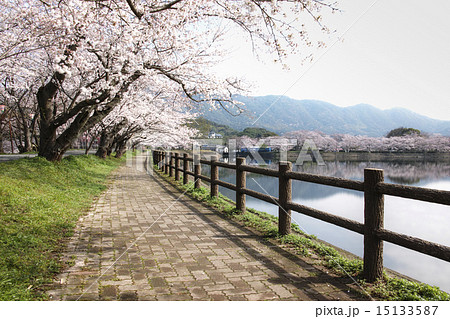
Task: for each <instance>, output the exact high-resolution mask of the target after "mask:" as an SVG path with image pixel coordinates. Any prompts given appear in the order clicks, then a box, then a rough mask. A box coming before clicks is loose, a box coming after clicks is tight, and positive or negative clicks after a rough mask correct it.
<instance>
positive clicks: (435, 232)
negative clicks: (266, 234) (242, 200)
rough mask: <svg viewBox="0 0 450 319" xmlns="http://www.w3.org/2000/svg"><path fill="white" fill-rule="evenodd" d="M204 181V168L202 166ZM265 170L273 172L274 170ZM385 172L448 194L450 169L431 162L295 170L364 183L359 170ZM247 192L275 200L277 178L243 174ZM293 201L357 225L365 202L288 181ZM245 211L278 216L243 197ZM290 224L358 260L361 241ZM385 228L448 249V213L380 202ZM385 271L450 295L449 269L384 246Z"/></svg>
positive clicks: (393, 200) (302, 222)
mask: <svg viewBox="0 0 450 319" xmlns="http://www.w3.org/2000/svg"><path fill="white" fill-rule="evenodd" d="M202 166H203V167H202V171H203V174H204V175H208V173H207V172H208V171H209V167H207V166H205V165H202ZM269 167H271V168H274V169H276V168H277V164H275V163H273V162H272V163H270V164H269ZM368 167H371V168H380V169H383V170H384V176H385V182H387V183H397V184H404V185H411V186H418V187H426V188H434V189H441V190H450V164H447V163H436V162H434V163H430V162H389V163H388V162H351V161H347V162H325V165H322V166H318V165H315V164H311V163H305V165H303V166H294V168H293V169H294V170H297V171H302V172H307V173H313V174H320V175H326V176H335V177H342V178H346V179H352V180H361V181H362V180H363V173H364V168H368ZM219 178H220V179H221V180H223V181H226V182H229V183H233V184H235V173H234V171H233V170H230V169H225V168H220V170H219ZM247 188H249V189H252V190H255V191H258V192H261V193H265V194H270V195H272V196H278V181H277V178H274V177H268V176H262V175H258V174H253V173H252V174H250V173H247ZM292 190H293V191H292V201H293V202H296V203H299V204H302V205H306V206H309V207H312V208H316V209H319V210H323V211H326V212H328V213H332V214H335V215H339V216H342V217H346V218H350V219H353V220H356V221H359V222H363V219H364V196H363V193H362V192H358V191H352V190H345V189H340V188H336V187H331V186H323V185H317V184H312V183H308V182H301V181H293V183H292ZM219 191H220V192H221V193H222V194H223V195H225V196H227V197H229V198H231V199H233V200H234V199H235V193H234V192H233V191H231V190H228V189H226V188H223V187H219ZM247 207H251V208H255V209H257V210H260V211H265V212H267V213H270V214H272V215H275V216H277V215H278V207H277V206H276V205H272V204H270V203H266V202H264V201H261V200H258V199H255V198H253V197H250V196H247ZM292 222H294V223H296V224H298V225H299V226H300V228H301V229H302V230H303V231H305V232H306V233H308V234H312V235H315V236H317V237H318V238H320V239H322V240H324V241H326V242H329V243H330V244H333V245H335V246H338V247H340V248H342V249H344V250H346V251H349V252H351V253H353V254H355V255H358V256H360V257H362V255H363V236H362V235H360V234H357V233H354V232H351V231H348V230H346V229H343V228H341V227H338V226H334V225H331V224H329V223H326V222H322V221H320V220H316V219H313V218H311V217H308V216H305V215H302V214H300V213H297V212H293V213H292ZM384 227H385V228H386V229H388V230H392V231H395V232H398V233H403V234H406V235H410V236H415V237H418V238H421V239H425V240H429V241H432V242H435V243H439V244H443V245H446V246H450V231H449V229H450V207H449V206H446V205H440V204H432V203H426V202H421V201H417V200H410V199H403V198H398V197H392V196H385V217H384ZM384 266H385V267H387V268H390V269H392V270H395V271H397V272H399V273H402V274H404V275H407V276H409V277H411V278H414V279H417V280H419V281H421V282H425V283H427V284H430V285H434V286H438V287H440V288H441V289H442V290H444V291H447V292H450V263H448V262H445V261H442V260H439V259H436V258H433V257H430V256H427V255H424V254H421V253H417V252H414V251H412V250H409V249H406V248H402V247H399V246H396V245H393V244H390V243H384Z"/></svg>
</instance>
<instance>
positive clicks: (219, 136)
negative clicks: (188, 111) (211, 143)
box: [208, 131, 223, 138]
mask: <svg viewBox="0 0 450 319" xmlns="http://www.w3.org/2000/svg"><path fill="white" fill-rule="evenodd" d="M208 138H223V136H222V134H219V133H216V132H214V131H211V132H209V135H208Z"/></svg>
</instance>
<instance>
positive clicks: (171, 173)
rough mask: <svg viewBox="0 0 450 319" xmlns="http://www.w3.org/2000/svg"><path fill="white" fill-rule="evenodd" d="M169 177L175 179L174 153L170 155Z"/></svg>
mask: <svg viewBox="0 0 450 319" xmlns="http://www.w3.org/2000/svg"><path fill="white" fill-rule="evenodd" d="M169 177H173V152H170V153H169Z"/></svg>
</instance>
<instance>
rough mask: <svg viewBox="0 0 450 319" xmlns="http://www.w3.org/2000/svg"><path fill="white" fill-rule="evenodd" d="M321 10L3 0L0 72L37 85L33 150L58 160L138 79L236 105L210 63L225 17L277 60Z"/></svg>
mask: <svg viewBox="0 0 450 319" xmlns="http://www.w3.org/2000/svg"><path fill="white" fill-rule="evenodd" d="M324 9H330V10H334V8H333V6H332V5H330V4H327V3H326V2H322V1H303V0H297V1H294V0H291V1H278V2H277V1H257V0H253V1H249V0H239V1H219V0H215V1H212V0H201V1H192V0H185V1H183V0H179V1H162V0H161V1H156V0H154V1H150V0H142V1H134V0H122V1H117V0H93V1H88V0H46V1H41V0H5V1H2V3H1V4H0V21H1V22H0V47H1V49H0V68H1V70H0V71H1V77H2V79H1V80H3V79H8V80H10V81H11V80H12V82H14V85H15V86H17V87H25V86H28V85H29V83H30V82H33V83H37V84H38V86H37V88H38V89H37V93H36V98H37V106H38V110H39V113H40V120H39V132H40V145H39V155H40V156H44V157H46V158H47V159H48V160H59V159H60V158H61V157H62V155H63V154H64V152H65V151H66V150H67V149H68V148H69V146H70V145H71V144H72V142H74V141H75V140H76V139H77V138H78V137H79V136H80V135H81V134H83V132H86V131H88V130H90V129H91V128H93V127H94V126H95V125H97V124H98V123H100V122H101V121H102V120H103V119H104V118H105V117H106V116H108V115H109V114H110V113H111V112H112V111H113V110H114V109H115V108H117V107H118V106H119V105H121V103H122V102H123V100H124V99H127V98H128V97H127V96H128V92H129V90H130V89H132V88H133V87H135V86H136V87H145V85H142V83H146V85H147V87H150V88H153V87H158V86H159V85H160V84H159V83H161V84H162V86H167V82H171V83H172V86H173V87H176V88H177V90H178V91H179V92H181V93H182V94H183V95H184V96H186V97H188V98H189V99H191V100H192V101H195V102H201V101H206V102H208V103H210V105H211V106H212V107H217V106H219V107H220V106H224V104H223V102H228V103H234V101H233V100H232V95H233V93H238V92H240V83H239V81H237V80H236V79H221V78H217V77H216V76H215V75H214V74H212V71H211V68H210V66H211V65H213V64H214V63H215V62H217V60H218V58H220V57H221V56H222V55H223V52H222V48H221V46H220V40H221V38H222V37H223V35H224V30H225V29H224V27H223V24H224V22H231V23H233V24H235V25H237V26H239V27H241V28H242V29H243V30H245V32H246V33H247V34H248V36H249V37H250V39H251V40H252V43H253V44H254V48H255V50H256V49H258V48H261V47H265V48H270V50H271V51H272V52H273V53H275V54H276V55H277V56H278V59H282V58H283V57H284V56H285V55H286V54H288V52H289V51H290V50H295V49H297V46H298V45H299V44H301V43H304V44H307V45H309V44H311V40H310V39H309V38H308V33H307V27H306V26H307V25H308V23H306V22H307V20H306V17H309V18H312V20H313V21H314V24H317V25H319V26H321V24H320V18H319V17H320V12H321V11H322V10H324ZM287 12H289V13H292V15H291V14H287ZM302 13H305V14H303V15H302ZM296 16H298V17H301V18H302V19H305V20H304V21H299V22H298V21H294V20H295V19H292V17H296ZM296 18H297V17H296ZM30 79H31V80H32V81H28V80H30ZM130 105H131V104H130Z"/></svg>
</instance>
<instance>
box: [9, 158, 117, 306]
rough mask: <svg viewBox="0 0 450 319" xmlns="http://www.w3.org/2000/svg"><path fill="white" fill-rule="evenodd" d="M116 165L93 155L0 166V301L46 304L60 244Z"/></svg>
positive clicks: (27, 160) (60, 249) (34, 160)
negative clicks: (44, 300) (53, 161)
mask: <svg viewBox="0 0 450 319" xmlns="http://www.w3.org/2000/svg"><path fill="white" fill-rule="evenodd" d="M120 163H122V160H116V159H106V160H101V159H98V158H96V157H95V156H92V155H89V156H69V157H67V158H65V159H63V160H62V161H61V162H60V163H51V162H48V161H47V160H45V159H43V158H37V157H36V158H30V159H20V160H16V161H11V162H4V163H0V212H1V215H0V256H1V258H0V300H40V299H46V295H45V292H44V288H45V285H46V284H49V283H51V282H52V278H53V277H54V275H55V274H57V273H58V272H59V271H60V270H61V269H62V266H63V265H62V264H61V262H60V260H59V257H60V253H61V251H62V248H63V247H64V243H63V240H64V238H67V237H69V236H71V235H72V233H73V229H74V227H75V225H76V222H77V220H78V218H79V217H80V216H81V215H82V214H83V213H85V212H86V210H87V209H88V207H89V206H90V205H91V203H92V201H93V199H94V198H95V196H97V195H99V194H100V193H101V192H102V191H103V190H104V189H105V188H106V178H107V176H108V175H109V174H110V172H111V171H112V170H113V169H115V168H116V167H118V166H119V165H120Z"/></svg>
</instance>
